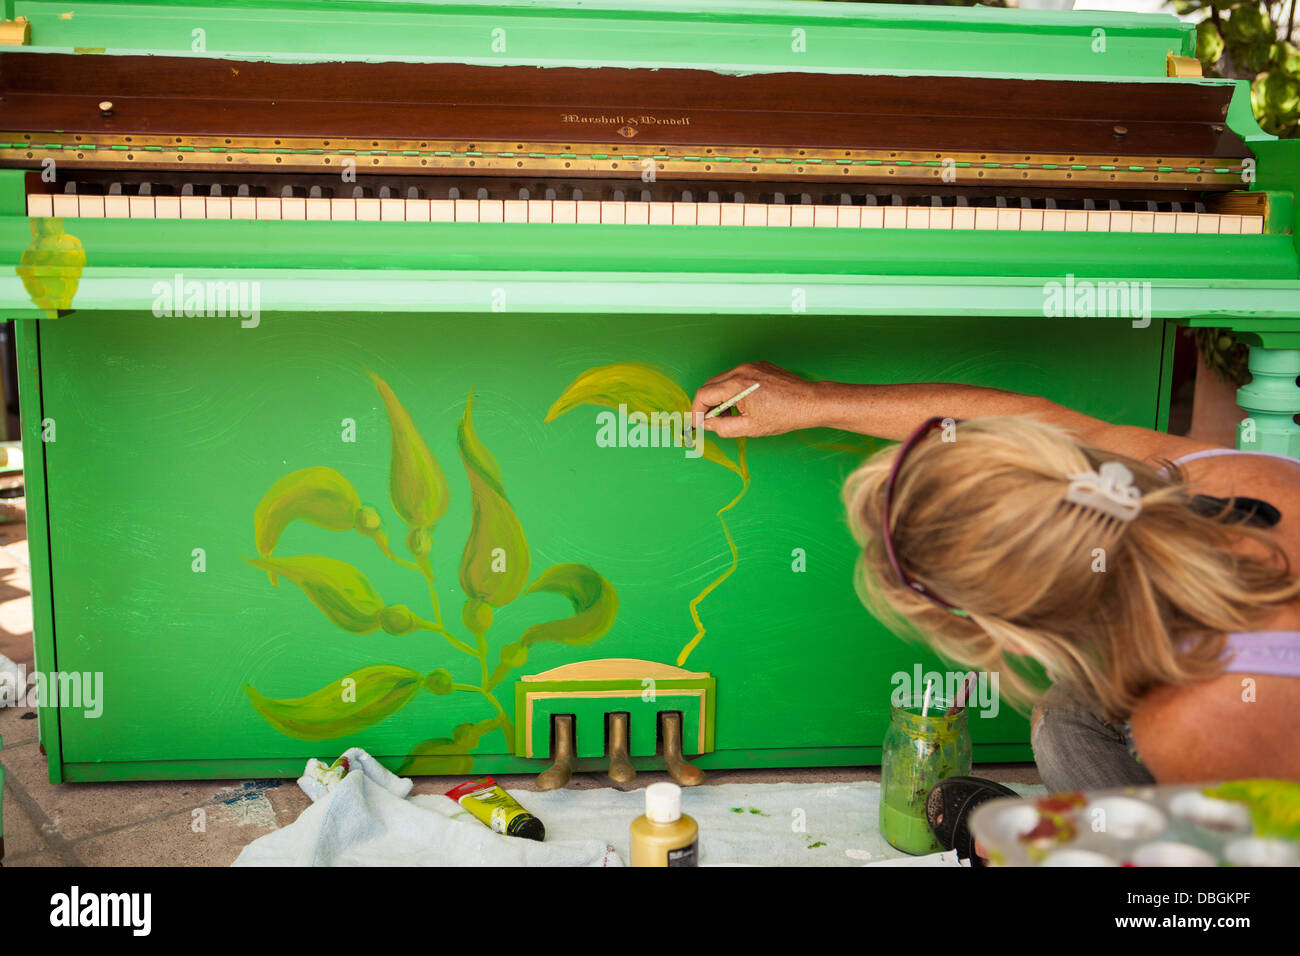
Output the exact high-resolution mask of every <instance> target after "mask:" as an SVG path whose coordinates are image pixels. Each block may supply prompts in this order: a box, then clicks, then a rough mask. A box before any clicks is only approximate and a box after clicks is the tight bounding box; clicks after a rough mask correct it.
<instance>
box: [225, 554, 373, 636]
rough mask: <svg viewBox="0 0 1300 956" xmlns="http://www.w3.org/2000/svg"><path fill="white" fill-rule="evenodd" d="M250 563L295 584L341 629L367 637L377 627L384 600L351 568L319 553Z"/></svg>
mask: <svg viewBox="0 0 1300 956" xmlns="http://www.w3.org/2000/svg"><path fill="white" fill-rule="evenodd" d="M249 563H250V564H251V565H253V566H254V567H256V568H261V569H262V570H263V571H267V572H269V573H271V574H273V575H282V576H284V577H286V578H288V579H289V580H290V581H292V582H293V583H294V584H296V585H298V587H299V588H301V589H302V592H303V593H304V594H306V595H307V597H308V598H310V599H311V603H312V604H315V605H316V606H317V607H318V608H320V609H321V611H322V612H323V613H324V614H325V616H326V617H327V618H329V619H330V621H332V622H333V623H334V624H335V625H337V626H338V627H341V628H343V630H345V631H351V632H353V633H354V634H369V633H370V632H371V631H374V630H377V629H378V628H379V625H380V615H381V614H382V613H383V610H384V600H383V598H381V597H380V596H379V595H378V594H377V593H375V589H374V588H373V587H372V586H371V584H370V581H369V580H368V579H367V578H366V576H365V575H364V574H362V573H361V572H360V571H358V570H357V569H356V568H354V567H352V565H350V564H344V563H343V562H342V561H335V560H334V559H333V558H327V557H325V556H324V555H320V554H299V555H295V556H294V557H291V558H255V559H252V560H250V561H249Z"/></svg>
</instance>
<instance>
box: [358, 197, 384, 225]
mask: <svg viewBox="0 0 1300 956" xmlns="http://www.w3.org/2000/svg"><path fill="white" fill-rule="evenodd" d="M356 203H357V222H379V200H378V199H376V198H375V197H373V196H358V197H357V199H356Z"/></svg>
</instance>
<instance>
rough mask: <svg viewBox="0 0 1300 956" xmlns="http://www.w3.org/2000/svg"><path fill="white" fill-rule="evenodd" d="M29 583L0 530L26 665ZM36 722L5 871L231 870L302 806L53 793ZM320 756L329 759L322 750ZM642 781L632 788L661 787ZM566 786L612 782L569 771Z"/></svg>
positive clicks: (10, 749) (24, 745) (8, 532)
mask: <svg viewBox="0 0 1300 956" xmlns="http://www.w3.org/2000/svg"><path fill="white" fill-rule="evenodd" d="M30 592H31V581H30V577H29V574H28V558H27V538H26V530H25V528H24V526H23V524H22V523H21V522H19V523H16V524H6V525H0V654H3V655H4V656H6V657H8V658H10V659H11V660H13V661H14V662H15V663H17V664H25V665H26V666H27V668H28V669H29V670H30V669H31V667H32V613H31V594H30ZM35 717H36V714H35V712H34V711H33V710H32V709H30V708H26V707H3V708H0V737H3V738H4V749H3V750H0V764H3V765H4V767H5V770H6V774H7V776H6V779H5V791H4V842H5V858H4V865H5V866H228V865H229V864H230V863H232V862H233V861H234V859H235V857H237V856H238V855H239V852H240V850H242V849H243V848H244V847H245V846H246V845H247V844H249V843H251V842H252V841H253V840H255V839H257V838H258V837H260V836H262V835H263V834H265V833H268V832H270V831H271V830H273V829H276V828H278V827H282V826H285V825H287V824H289V823H292V822H293V821H294V820H296V819H297V818H298V814H300V813H301V812H302V811H303V810H304V809H306V807H307V806H308V804H309V803H310V802H311V801H309V800H308V799H307V796H306V794H304V793H303V792H302V791H301V790H300V789H299V788H298V786H297V784H296V782H295V781H294V780H246V781H231V780H217V781H193V780H190V781H176V782H162V783H100V784H94V783H78V784H63V785H60V786H54V785H52V784H51V783H50V782H49V775H48V772H47V770H46V763H45V758H44V756H42V754H41V752H40V747H39V744H38V743H37V739H36V720H35ZM320 756H321V757H322V758H325V757H328V756H331V755H329V754H326V753H321V754H320ZM974 772H975V773H976V774H978V775H980V776H984V777H990V778H992V779H994V780H999V781H1002V782H1004V783H1030V784H1036V783H1040V782H1041V781H1040V780H1039V778H1038V773H1037V771H1035V769H1034V767H1033V765H1032V764H1029V765H1023V764H984V765H980V766H977V767H976V768H975V771H974ZM497 779H498V781H499V782H500V783H501V784H502V785H503V786H505V787H506V788H507V789H509V790H535V789H536V785H535V783H534V780H535V778H534V777H533V776H532V775H526V776H525V775H500V776H498V777H497ZM667 779H668V775H667V774H665V773H642V774H640V775H639V776H638V777H637V780H636V786H638V787H640V786H643V785H644V784H646V783H654V782H656V781H658V780H667ZM854 780H874V781H879V780H880V771H879V769H878V768H874V767H849V768H830V769H811V770H730V771H714V772H711V773H710V774H709V776H708V779H707V781H706V783H705V786H708V785H711V784H720V783H777V782H782V781H787V782H792V783H820V782H841V781H854ZM458 782H459V781H458V780H455V779H451V778H441V777H423V778H419V779H417V781H416V784H415V790H414V792H415V793H445V792H446V791H447V790H449V789H450V788H451V787H452V786H454V785H455V784H456V783H458ZM569 786H570V787H574V788H583V789H590V788H596V787H608V786H613V784H612V783H611V782H610V781H609V780H608V778H606V777H604V776H602V775H600V774H594V773H593V774H575V775H574V780H573V782H572V783H570V784H569Z"/></svg>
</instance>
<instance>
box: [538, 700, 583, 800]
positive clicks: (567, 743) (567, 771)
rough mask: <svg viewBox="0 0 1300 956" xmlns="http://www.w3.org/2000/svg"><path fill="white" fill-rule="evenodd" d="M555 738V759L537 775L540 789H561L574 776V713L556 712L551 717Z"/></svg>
mask: <svg viewBox="0 0 1300 956" xmlns="http://www.w3.org/2000/svg"><path fill="white" fill-rule="evenodd" d="M551 732H552V734H553V736H554V740H553V741H552V743H551V753H552V754H553V755H554V756H555V760H554V761H553V762H552V763H551V765H550V766H549V767H547V768H546V769H545V770H543V771H542V772H541V773H539V774H538V775H537V789H538V790H559V789H560V788H561V787H563V786H564V785H565V784H567V783H568V782H569V778H570V777H571V776H573V754H574V747H573V715H572V714H556V715H555V716H554V717H552V718H551Z"/></svg>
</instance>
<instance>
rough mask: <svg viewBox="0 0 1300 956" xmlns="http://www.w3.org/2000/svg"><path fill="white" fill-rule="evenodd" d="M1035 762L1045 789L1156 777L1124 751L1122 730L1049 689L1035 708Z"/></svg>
mask: <svg viewBox="0 0 1300 956" xmlns="http://www.w3.org/2000/svg"><path fill="white" fill-rule="evenodd" d="M1034 713H1035V717H1036V722H1035V725H1034V729H1033V732H1032V733H1031V735H1030V743H1031V744H1032V745H1033V748H1034V763H1035V764H1037V765H1038V775H1039V776H1040V777H1042V778H1043V785H1044V786H1046V787H1047V789H1048V792H1051V793H1057V792H1060V791H1065V790H1102V789H1105V788H1107V787H1127V786H1142V785H1150V784H1153V783H1155V778H1154V777H1152V776H1151V772H1150V771H1149V770H1147V768H1146V767H1144V766H1143V765H1142V764H1141V763H1140V762H1138V761H1137V760H1136V759H1135V758H1134V757H1133V755H1132V754H1131V753H1129V749H1128V740H1127V738H1126V736H1125V733H1124V728H1123V727H1119V726H1116V725H1115V724H1112V723H1109V722H1108V721H1106V720H1105V719H1104V718H1102V717H1101V716H1100V715H1098V714H1095V713H1093V712H1092V710H1090V709H1089V708H1088V707H1087V706H1085V705H1083V704H1080V703H1079V702H1077V701H1075V700H1072V699H1070V698H1069V697H1067V696H1066V695H1065V694H1064V693H1062V692H1060V691H1059V690H1058V689H1057V688H1056V687H1052V688H1051V689H1050V690H1048V692H1047V693H1046V694H1045V695H1044V696H1043V699H1042V701H1040V702H1039V704H1038V706H1037V707H1036V708H1034Z"/></svg>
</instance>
